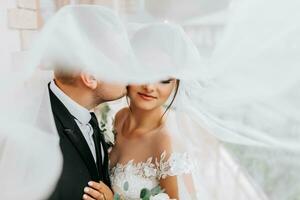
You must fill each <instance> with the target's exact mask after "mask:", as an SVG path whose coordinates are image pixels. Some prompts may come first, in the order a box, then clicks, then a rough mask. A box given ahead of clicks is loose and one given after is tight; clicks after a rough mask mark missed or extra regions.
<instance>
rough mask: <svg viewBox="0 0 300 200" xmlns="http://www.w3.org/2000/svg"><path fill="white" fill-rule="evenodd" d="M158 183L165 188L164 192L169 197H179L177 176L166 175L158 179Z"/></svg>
mask: <svg viewBox="0 0 300 200" xmlns="http://www.w3.org/2000/svg"><path fill="white" fill-rule="evenodd" d="M159 185H160V187H161V188H163V189H164V190H165V193H167V194H168V195H169V197H170V199H177V200H178V199H179V197H178V184H177V176H167V177H166V178H162V179H160V181H159Z"/></svg>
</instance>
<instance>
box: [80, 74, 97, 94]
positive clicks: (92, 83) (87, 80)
mask: <svg viewBox="0 0 300 200" xmlns="http://www.w3.org/2000/svg"><path fill="white" fill-rule="evenodd" d="M80 78H81V81H82V83H83V84H84V85H85V86H86V87H88V88H90V89H92V90H94V89H96V88H97V85H98V81H97V80H96V78H95V77H94V76H92V75H90V74H87V73H83V72H82V73H81V74H80Z"/></svg>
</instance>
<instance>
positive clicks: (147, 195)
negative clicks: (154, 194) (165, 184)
mask: <svg viewBox="0 0 300 200" xmlns="http://www.w3.org/2000/svg"><path fill="white" fill-rule="evenodd" d="M150 196H151V191H150V190H149V189H147V188H143V189H142V190H141V193H140V198H141V199H142V200H149V199H150Z"/></svg>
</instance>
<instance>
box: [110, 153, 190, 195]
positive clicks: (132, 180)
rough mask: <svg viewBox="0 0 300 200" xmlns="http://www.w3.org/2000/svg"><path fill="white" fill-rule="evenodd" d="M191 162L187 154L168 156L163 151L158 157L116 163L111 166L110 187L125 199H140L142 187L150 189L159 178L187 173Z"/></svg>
mask: <svg viewBox="0 0 300 200" xmlns="http://www.w3.org/2000/svg"><path fill="white" fill-rule="evenodd" d="M190 169H191V162H190V159H189V157H188V155H187V154H179V153H172V154H171V155H170V156H169V157H168V158H167V156H166V153H165V152H163V153H162V154H161V156H160V159H153V158H152V157H150V158H148V159H147V160H146V161H145V162H139V163H135V162H134V160H130V161H129V162H128V163H127V164H120V163H118V164H116V165H115V166H114V167H113V168H111V170H110V172H111V174H110V177H111V181H112V188H113V190H114V192H115V193H118V194H120V195H121V197H123V199H126V200H136V199H138V200H139V199H140V198H139V196H140V191H141V190H142V189H143V188H147V189H150V190H151V189H152V188H154V187H156V186H158V185H159V180H160V179H161V178H166V177H167V176H177V175H180V174H183V173H188V172H189V171H190Z"/></svg>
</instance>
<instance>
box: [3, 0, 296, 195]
mask: <svg viewBox="0 0 300 200" xmlns="http://www.w3.org/2000/svg"><path fill="white" fill-rule="evenodd" d="M299 10H300V2H299V1H298V0H290V1H288V2H287V1H283V0H272V1H271V0H264V1H260V0H243V1H241V2H239V3H237V4H235V5H234V6H233V7H232V10H231V18H230V19H229V21H228V25H227V27H226V30H225V33H224V36H223V38H222V40H221V41H220V43H218V45H217V47H216V49H215V51H214V53H213V54H212V56H210V57H209V58H206V59H203V58H202V57H201V55H199V52H198V51H197V49H196V47H195V46H194V45H193V43H192V42H191V40H190V39H189V38H188V36H187V35H186V34H185V33H184V31H183V30H182V29H181V28H180V27H179V26H178V25H174V24H165V23H155V24H142V25H138V26H137V25H134V26H135V28H134V29H131V28H130V27H131V26H133V25H132V24H128V30H134V31H129V32H127V31H126V29H125V26H124V25H123V24H122V23H121V21H120V19H118V17H117V16H116V15H115V14H114V13H113V12H112V11H110V10H108V9H106V8H102V7H98V6H87V5H85V6H66V7H64V8H62V9H61V10H60V11H59V12H58V13H57V14H55V15H54V16H53V17H52V18H51V19H50V20H49V21H48V22H47V24H46V25H45V27H44V28H43V30H42V31H41V33H40V35H39V38H38V40H37V42H36V44H35V46H34V47H33V49H32V52H31V55H30V57H29V60H28V63H27V64H26V66H24V73H23V76H22V77H23V78H21V79H20V80H21V81H20V83H22V82H26V85H25V86H26V87H24V88H23V89H21V90H20V89H19V90H17V91H19V92H17V97H20V96H21V97H22V98H23V99H22V100H21V98H15V96H14V95H11V94H9V93H10V92H8V95H7V97H11V96H13V97H14V98H13V99H9V98H5V99H4V100H1V105H4V103H6V104H5V105H6V106H5V107H3V106H2V107H3V108H1V109H3V111H5V112H3V113H12V111H13V113H17V114H18V115H17V116H18V117H19V118H20V121H22V122H24V123H25V125H26V126H29V128H30V129H32V131H25V130H26V129H25V128H24V129H23V128H21V126H19V127H20V128H18V129H16V130H15V128H13V127H14V126H13V125H12V126H10V125H9V124H8V126H7V127H6V126H2V127H1V129H3V131H2V130H1V137H4V138H5V137H7V138H9V139H8V140H6V139H2V138H0V139H1V140H0V142H1V143H2V142H4V143H5V141H8V143H7V144H9V141H12V142H13V143H14V144H19V145H20V146H16V148H13V147H12V146H11V145H7V146H5V145H4V148H3V145H2V144H1V149H0V167H1V169H2V166H3V167H7V166H8V163H9V162H14V163H16V162H20V163H21V164H20V165H17V166H16V167H15V168H12V169H11V170H8V169H7V168H4V169H5V170H3V171H4V172H11V173H12V174H6V175H7V178H9V176H10V177H12V178H10V180H12V183H13V181H14V178H18V177H19V176H18V173H20V176H24V177H26V178H28V179H25V178H24V179H21V180H20V179H19V178H18V179H17V180H18V181H20V182H19V183H20V184H23V185H26V186H28V188H29V187H31V186H32V187H37V186H39V187H37V188H39V190H38V191H39V192H41V194H42V193H43V194H46V191H47V189H49V188H51V187H50V185H53V184H55V180H54V179H55V177H57V176H58V174H59V172H58V171H59V170H54V168H53V169H51V170H53V171H52V174H53V176H51V177H48V176H44V177H42V178H43V179H44V181H43V183H44V185H43V184H39V185H37V184H36V182H37V181H38V180H39V179H38V178H40V177H38V176H37V175H38V174H41V173H43V170H46V169H47V168H46V164H49V163H51V166H52V163H53V162H54V161H53V162H50V161H51V159H53V160H55V161H56V163H57V165H56V166H59V161H60V156H59V154H58V153H55V152H58V150H57V148H58V146H57V142H55V139H54V138H55V137H54V136H53V134H44V135H42V134H41V132H40V131H38V130H34V131H33V127H40V126H41V122H39V121H40V120H42V121H43V122H44V123H45V122H48V121H52V120H53V119H52V117H51V112H49V109H48V110H47V108H46V107H43V106H42V105H44V101H45V100H46V99H47V98H45V96H44V95H45V88H46V87H47V81H49V80H50V79H51V70H52V69H53V67H54V66H58V65H59V66H65V67H68V68H80V69H84V70H87V71H91V72H93V73H94V74H95V75H97V76H99V78H100V79H103V80H107V81H118V82H125V83H132V82H142V83H144V82H152V81H158V80H161V79H165V78H166V77H168V76H173V77H176V78H179V79H180V80H181V83H180V87H179V93H178V95H177V97H176V101H175V104H174V106H173V109H172V110H171V111H170V113H169V115H168V118H167V119H168V121H167V122H168V123H167V125H168V127H169V128H170V130H171V131H170V132H171V133H172V134H173V138H174V150H175V151H181V152H188V153H189V154H190V155H191V158H192V161H193V165H194V168H193V170H192V171H191V172H190V173H188V174H187V175H184V176H182V177H180V184H181V185H180V186H181V187H180V190H181V194H182V195H183V197H185V198H182V199H190V198H193V197H196V199H212V200H217V199H226V200H227V199H228V200H233V199H234V200H235V199H238V200H240V199H249V200H254V199H271V200H297V199H299V196H300V173H299V169H300V145H299V144H300V126H299V124H300V123H299V122H300V115H299V109H300V103H299V102H300V92H299V86H300V82H299V80H300V75H299V74H300V70H299V64H300V57H299V55H298V54H299V52H300V49H299V48H300V38H299V35H300V25H299V23H298V19H299V18H300V14H299ZM128 35H129V36H128ZM38 68H39V69H38ZM15 77H17V75H16V76H15ZM45 77H47V78H45ZM14 88H19V87H13V86H12V91H15V89H14ZM7 99H9V101H7ZM5 101H6V102H5ZM2 102H3V103H2ZM7 108H11V109H7ZM41 113H43V115H41ZM45 113H46V114H45ZM24 116H26V118H24ZM18 124H19V123H18ZM6 128H8V129H6ZM27 128H28V127H27ZM6 130H8V131H6ZM20 130H22V131H20ZM47 130H48V132H51V130H52V132H53V124H52V126H51V127H50V126H49V127H48V129H47ZM8 132H9V133H14V134H15V135H16V137H14V134H6V133H8ZM25 132H26V135H25ZM35 132H37V133H38V134H34V133H35ZM2 133H3V134H2ZM22 133H24V134H22ZM27 133H28V134H27ZM18 134H19V135H20V136H18ZM33 134H34V135H35V136H31V135H33ZM17 136H18V137H17ZM39 136H41V137H39ZM50 136H53V137H51V138H52V139H53V145H52V144H51V141H52V140H51V139H47V137H50ZM56 140H57V138H56ZM14 141H16V142H14ZM42 144H43V145H46V146H44V148H43V151H46V149H47V148H48V149H49V151H48V152H47V151H46V152H43V151H39V150H40V147H41V146H39V145H42ZM28 146H30V148H29V147H28ZM10 148H11V149H10ZM19 148H22V149H24V151H23V150H18V149H19ZM55 148H56V150H55ZM3 149H4V150H3ZM5 149H7V151H5ZM51 149H52V150H51ZM50 150H51V151H50ZM10 151H11V152H12V153H10ZM19 152H20V155H22V154H24V156H22V160H21V161H18V160H12V159H13V158H15V157H17V156H16V154H17V153H19ZM31 152H34V153H35V154H30V153H31ZM36 152H38V153H36ZM41 155H47V159H46V158H44V157H43V156H41ZM48 155H49V156H48ZM31 156H34V158H31ZM56 157H57V159H55V158H56ZM8 158H10V159H8ZM37 158H41V159H46V160H45V161H44V162H42V161H39V162H38V160H37ZM6 160H8V161H6ZM30 160H31V161H32V162H29V161H30ZM35 161H36V163H37V165H34V163H35ZM44 164H45V165H44ZM23 165H24V167H23ZM31 165H34V167H33V166H31ZM9 166H11V165H9ZM14 166H15V164H14ZM28 168H29V169H28ZM39 170H40V171H39ZM49 170H50V168H49ZM1 171H2V170H1ZM15 171H16V172H15ZM0 173H1V172H0ZM43 174H44V173H43ZM46 174H47V175H49V176H50V173H46ZM4 180H6V179H4ZM31 181H32V182H31ZM6 182H7V181H6ZM4 183H5V182H4ZM4 183H3V182H2V175H1V180H0V184H1V185H2V184H4ZM29 183H32V184H29ZM46 186H47V187H46ZM23 188H24V187H23ZM8 191H9V190H8ZM30 191H31V190H30ZM34 191H37V190H36V189H35V190H34ZM18 194H21V193H18ZM24 194H25V192H24ZM26 194H28V195H30V192H28V193H26ZM1 195H2V194H1ZM188 195H190V196H188ZM38 197H39V196H38V194H37V195H36V199H39V198H38ZM30 199H34V198H30Z"/></svg>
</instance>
